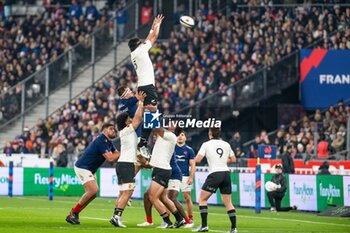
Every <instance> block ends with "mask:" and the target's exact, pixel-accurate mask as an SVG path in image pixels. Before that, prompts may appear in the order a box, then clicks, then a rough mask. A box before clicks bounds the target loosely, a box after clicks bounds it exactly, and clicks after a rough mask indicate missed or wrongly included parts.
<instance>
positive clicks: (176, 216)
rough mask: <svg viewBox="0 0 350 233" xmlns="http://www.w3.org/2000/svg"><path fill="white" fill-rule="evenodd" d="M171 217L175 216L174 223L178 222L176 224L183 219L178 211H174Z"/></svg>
mask: <svg viewBox="0 0 350 233" xmlns="http://www.w3.org/2000/svg"><path fill="white" fill-rule="evenodd" d="M173 215H174V216H175V218H176V221H178V222H180V221H181V220H182V219H183V218H182V216H181V215H180V212H179V211H178V210H175V211H174V212H173Z"/></svg>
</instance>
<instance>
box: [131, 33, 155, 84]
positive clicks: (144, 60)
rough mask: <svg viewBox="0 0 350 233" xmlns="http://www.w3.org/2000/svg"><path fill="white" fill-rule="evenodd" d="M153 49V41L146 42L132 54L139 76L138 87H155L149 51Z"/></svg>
mask: <svg viewBox="0 0 350 233" xmlns="http://www.w3.org/2000/svg"><path fill="white" fill-rule="evenodd" d="M150 48H152V44H151V41H149V40H146V41H145V42H143V43H142V44H140V45H139V46H138V47H137V48H136V49H135V50H134V51H132V52H131V54H130V56H131V61H132V64H133V65H134V67H135V70H136V74H137V85H138V87H141V86H147V85H150V84H153V85H154V79H155V78H154V70H153V64H152V61H151V58H150V57H149V54H148V51H149V50H150Z"/></svg>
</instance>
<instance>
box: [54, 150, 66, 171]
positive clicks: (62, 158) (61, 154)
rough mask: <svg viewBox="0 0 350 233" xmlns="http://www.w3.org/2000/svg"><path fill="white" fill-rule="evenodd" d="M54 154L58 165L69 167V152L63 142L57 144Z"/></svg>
mask: <svg viewBox="0 0 350 233" xmlns="http://www.w3.org/2000/svg"><path fill="white" fill-rule="evenodd" d="M53 156H55V158H56V159H55V161H56V167H67V164H68V157H67V152H66V149H65V148H64V146H63V145H62V144H59V145H57V147H56V148H55V152H54V154H53Z"/></svg>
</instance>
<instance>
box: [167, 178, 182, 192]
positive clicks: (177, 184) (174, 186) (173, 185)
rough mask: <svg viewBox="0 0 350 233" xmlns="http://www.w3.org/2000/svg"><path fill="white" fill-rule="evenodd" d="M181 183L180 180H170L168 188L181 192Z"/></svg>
mask: <svg viewBox="0 0 350 233" xmlns="http://www.w3.org/2000/svg"><path fill="white" fill-rule="evenodd" d="M180 185H181V181H180V180H169V182H168V188H167V189H168V190H175V191H178V192H180Z"/></svg>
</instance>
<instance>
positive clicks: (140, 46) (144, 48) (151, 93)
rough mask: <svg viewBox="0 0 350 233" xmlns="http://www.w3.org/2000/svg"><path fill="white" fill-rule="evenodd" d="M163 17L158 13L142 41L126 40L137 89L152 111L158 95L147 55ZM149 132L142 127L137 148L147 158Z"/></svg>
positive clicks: (148, 154)
mask: <svg viewBox="0 0 350 233" xmlns="http://www.w3.org/2000/svg"><path fill="white" fill-rule="evenodd" d="M163 19H164V16H163V15H158V16H157V17H156V18H155V19H154V21H153V24H152V28H151V30H150V32H149V34H148V36H147V38H146V40H145V41H144V42H142V41H141V40H140V39H139V38H133V39H131V40H129V42H128V45H129V48H130V51H131V53H130V56H131V61H132V64H133V65H134V68H135V70H136V74H137V85H138V91H143V92H145V93H146V95H147V96H146V98H145V101H144V106H145V109H147V110H149V111H152V112H154V111H156V110H157V98H158V95H157V90H156V87H155V77H154V70H153V64H152V61H151V59H150V57H149V54H148V51H149V50H150V48H151V47H152V45H153V44H154V42H155V41H156V40H157V38H158V36H159V29H160V25H161V23H162V21H163ZM150 133H151V131H150V130H148V129H147V130H145V129H144V130H143V131H142V136H141V140H140V143H139V144H138V149H139V151H140V153H141V154H142V156H144V157H145V158H149V156H150V153H149V151H148V149H147V141H148V137H149V135H150Z"/></svg>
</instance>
